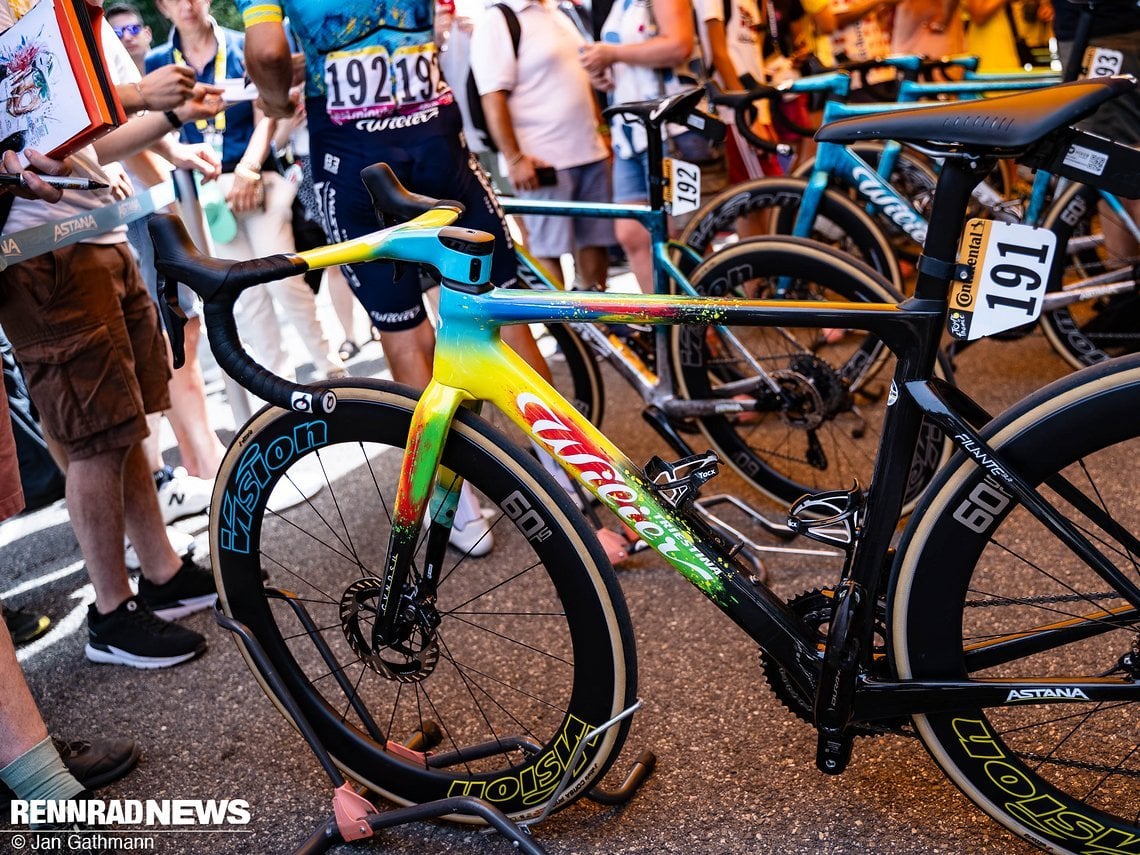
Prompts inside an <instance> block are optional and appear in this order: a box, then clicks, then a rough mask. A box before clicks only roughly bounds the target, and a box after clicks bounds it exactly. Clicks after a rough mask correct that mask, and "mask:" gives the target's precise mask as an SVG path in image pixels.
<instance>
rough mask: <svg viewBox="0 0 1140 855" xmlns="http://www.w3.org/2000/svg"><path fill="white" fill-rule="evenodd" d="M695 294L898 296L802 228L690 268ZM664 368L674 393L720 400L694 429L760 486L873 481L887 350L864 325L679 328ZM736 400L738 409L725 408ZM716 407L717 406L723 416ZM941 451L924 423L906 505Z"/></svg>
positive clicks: (878, 299)
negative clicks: (670, 367)
mask: <svg viewBox="0 0 1140 855" xmlns="http://www.w3.org/2000/svg"><path fill="white" fill-rule="evenodd" d="M692 285H693V287H694V288H695V289H696V290H697V292H698V293H700V294H703V295H708V296H713V297H742V298H743V297H748V298H753V299H782V300H808V301H838V302H852V303H892V304H893V303H896V302H898V299H899V297H898V292H896V291H895V290H894V289H892V288H891V286H890V285H889V284H888V283H887V282H885V281H883V279H882V278H881V277H879V276H877V275H876V274H875V273H874V271H872V270H869V269H868V268H867V267H866V266H864V265H862V264H859V263H858V262H857V261H854V260H853V259H851V258H848V257H847V256H845V255H844V254H842V253H840V252H837V251H836V250H833V249H830V248H829V247H826V246H820V245H819V244H817V243H815V242H814V241H809V240H803V239H801V238H783V237H765V238H751V239H749V240H746V241H741V242H739V243H737V244H733V245H731V246H728V247H725V248H724V249H723V250H721V251H720V252H717V253H715V254H714V255H712V256H711V257H710V258H708V259H707V260H706V261H705V262H704V263H703V264H702V265H701V266H700V267H699V268H698V269H697V270H696V271H695V272H694V274H693V277H692ZM673 354H674V370H675V372H676V375H677V382H678V387H679V392H680V395H681V397H683V398H687V399H689V400H694V401H709V402H710V403H711V404H716V403H718V402H719V403H720V404H722V405H723V406H722V408H721V410H720V411H719V412H712V413H709V414H708V415H704V416H700V417H698V418H697V424H698V425H699V426H700V429H701V431H702V433H703V434H704V435H705V437H706V438H707V439H708V441H709V442H710V443H711V444H712V446H713V447H714V448H715V449H716V450H717V451H718V453H719V454H720V456H721V457H722V458H723V459H724V460H726V461H727V462H728V463H729V464H730V465H731V466H732V467H733V468H734V469H736V471H737V472H739V473H740V475H741V476H742V477H743V478H744V479H745V480H747V481H748V482H750V483H751V484H752V485H753V486H755V487H756V488H757V489H759V490H760V491H761V492H764V493H766V494H767V495H769V496H771V497H772V498H774V499H776V500H777V501H779V502H782V503H785V504H790V503H792V502H794V501H796V500H797V499H798V498H800V497H801V496H802V495H804V494H805V493H817V492H822V491H825V490H847V489H850V488H851V485H852V483H853V482H854V481H855V480H858V481H859V483H860V484H861V485H862V486H863V487H864V488H866V487H867V486H868V485H869V484H870V482H871V473H872V470H873V465H874V460H875V453H876V450H877V449H878V445H879V438H880V436H881V433H882V427H883V419H884V417H885V415H886V412H887V404H888V401H889V395H890V385H891V377H892V376H893V373H894V361H895V360H894V357H893V355H892V354H891V353H890V352H889V351H888V350H887V348H886V347H885V346H884V345H883V343H882V342H881V341H879V340H878V339H877V338H875V337H874V336H872V335H870V334H869V333H867V332H864V331H862V330H850V329H818V328H803V327H786V326H779V327H759V326H757V327H740V326H734V327H731V328H729V329H728V330H727V331H718V329H717V328H715V327H698V326H679V327H675V328H674V331H673ZM732 403H740V404H741V405H743V407H744V411H742V412H735V413H729V412H726V410H725V408H726V407H727V406H728V405H730V404H732ZM721 413H723V414H721ZM945 449H946V441H945V439H944V438H943V436H942V434H941V433H940V432H939V431H938V430H937V428H935V427H933V426H932V425H929V424H924V425H923V428H922V430H921V432H920V437H919V447H918V449H917V451H916V453H915V457H914V460H913V463H912V466H911V473H910V479H909V482H908V484H907V490H906V508H907V509H908V510H909V508H911V507H912V506H913V504H914V502H915V500H916V499H917V498H918V495H919V494H920V493H921V492H922V490H923V488H924V487H925V486H926V484H927V483H928V482H929V481H930V479H931V478H932V477H933V475H934V472H935V470H936V469H937V467H938V465H939V464H940V463H941V461H942V460H943V457H944V450H945Z"/></svg>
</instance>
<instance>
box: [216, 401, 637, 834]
mask: <svg viewBox="0 0 1140 855" xmlns="http://www.w3.org/2000/svg"><path fill="white" fill-rule="evenodd" d="M334 388H336V390H337V394H338V398H339V403H338V406H337V408H336V410H335V411H334V412H333V413H332V414H331V415H328V416H314V415H305V414H298V413H287V412H284V411H282V410H276V409H266V410H263V411H262V412H261V413H259V414H258V415H257V416H255V417H254V418H253V419H252V420H251V421H250V422H249V423H248V424H247V425H245V426H244V427H243V428H242V430H241V431H240V432H239V434H238V438H237V440H236V442H235V444H234V445H233V446H232V447H231V448H230V451H229V453H228V454H227V457H226V460H225V462H224V463H223V466H222V470H221V473H220V475H219V477H218V480H217V486H216V488H215V494H214V502H213V507H212V513H213V520H214V525H213V526H212V530H211V552H212V555H213V556H214V567H215V576H216V578H217V582H218V591H219V597H220V601H221V604H222V608H223V610H224V611H225V613H226V614H227V615H230V616H231V617H233V618H235V619H236V620H239V621H241V622H242V623H244V624H245V625H246V626H247V627H249V629H250V631H251V632H252V634H253V635H254V637H255V638H256V639H257V640H258V641H259V642H260V643H261V645H262V646H263V647H264V649H265V651H266V654H267V655H268V657H269V660H270V661H271V663H272V665H273V667H274V668H275V669H276V670H277V672H278V673H279V674H280V675H281V677H282V679H283V681H284V685H285V687H286V688H287V690H288V691H289V692H290V693H291V694H292V696H293V697H294V698H295V699H296V701H297V702H298V703H299V705H300V707H301V710H302V712H303V714H304V715H305V716H306V718H307V719H308V720H309V722H310V723H311V724H312V726H313V727H314V728H315V730H316V732H317V734H318V736H319V738H320V740H321V742H322V743H323V744H324V745H325V747H326V748H327V749H328V751H329V753H330V754H331V755H332V756H333V757H334V758H335V760H336V762H337V764H338V765H339V766H341V767H342V768H343V769H344V770H345V771H346V773H347V774H349V775H350V776H351V777H353V778H355V779H357V780H359V781H360V782H362V783H363V784H365V785H366V786H367V787H369V788H370V789H372V790H374V791H376V792H378V793H381V794H383V795H384V796H385V797H387V798H389V799H391V800H393V801H396V802H399V803H404V804H411V803H420V802H425V801H430V800H433V799H439V798H443V797H447V796H456V795H473V796H478V797H481V798H483V799H486V800H487V801H490V802H491V803H493V804H495V805H496V806H497V807H499V808H500V809H502V810H503V811H504V812H506V813H507V814H509V815H512V816H514V817H515V818H517V819H522V818H527V817H531V816H534V815H536V814H537V813H538V812H540V810H541V809H542V808H543V806H544V805H545V803H546V802H547V801H548V800H549V798H550V796H551V795H552V791H553V789H554V787H555V786H556V784H557V783H558V779H559V778H560V777H561V774H562V772H563V770H564V769H565V767H566V764H567V762H568V761H569V759H570V752H571V751H572V750H573V748H574V747H575V745H576V744H577V742H578V741H580V738H581V736H582V735H583V734H584V733H585V732H586V731H587V730H588V729H590V728H592V727H595V726H597V725H598V724H601V723H602V722H604V721H606V720H608V719H609V718H611V717H613V716H614V715H616V714H617V713H619V712H621V711H622V710H624V709H626V708H627V707H628V706H629V705H630V704H631V703H632V701H633V698H634V693H635V687H636V662H635V657H634V646H633V639H632V631H631V629H630V625H629V617H628V614H627V612H626V609H625V605H624V600H623V599H622V596H621V591H620V589H619V587H618V585H617V582H616V580H615V579H614V576H613V570H612V568H611V567H610V565H609V563H608V562H607V561H606V559H605V555H604V553H603V552H602V551H601V548H600V546H599V545H598V543H597V539H596V537H595V536H594V534H593V532H592V531H591V530H590V529H589V527H588V526H587V525H586V523H585V521H584V518H583V517H582V515H581V514H580V513H578V512H577V511H576V510H575V509H574V508H573V506H572V505H571V504H570V503H569V499H568V498H567V496H566V495H565V494H564V493H563V492H562V491H561V489H559V488H558V487H557V486H553V485H552V482H550V480H549V476H548V475H546V473H545V472H543V471H542V469H541V467H540V466H539V464H538V463H537V462H535V461H534V460H533V459H531V458H530V457H529V456H528V455H526V454H523V453H521V452H519V451H517V450H514V448H513V446H511V445H509V443H506V441H505V439H504V438H503V437H502V436H501V435H499V434H497V433H495V432H493V430H492V429H491V428H490V427H489V426H487V425H486V424H485V423H482V422H481V421H480V420H478V419H477V418H475V417H473V416H472V415H471V414H469V413H463V412H461V413H460V416H459V418H458V419H457V422H456V423H455V425H454V427H453V431H452V434H451V435H450V437H449V439H448V443H447V445H446V447H445V450H444V461H443V462H444V465H446V466H448V467H449V468H451V469H452V470H453V471H455V472H457V473H458V474H460V475H462V476H464V477H466V478H468V479H469V483H470V484H471V485H472V486H473V487H474V488H475V489H476V490H477V493H478V495H479V496H480V498H481V501H482V503H483V506H484V508H487V509H490V510H491V513H490V514H489V519H488V520H487V524H488V526H489V529H490V532H491V535H492V536H493V537H494V541H495V545H494V550H493V551H492V552H491V553H490V555H489V556H487V557H485V558H479V559H476V558H474V557H471V556H467V555H463V554H460V553H458V552H456V551H455V550H453V549H450V548H449V549H447V550H446V555H444V556H442V558H438V557H437V559H436V561H435V562H433V563H434V564H435V565H436V566H435V569H436V572H437V574H438V578H439V580H440V581H439V586H438V599H437V600H436V601H435V602H434V603H428V604H427V605H425V606H423V607H422V609H421V611H422V613H415V614H414V620H413V621H412V623H413V624H414V625H415V627H416V632H413V633H411V634H410V637H409V638H408V639H407V641H406V642H405V643H406V645H407V646H409V647H418V648H419V651H420V652H419V655H418V658H417V659H416V661H417V662H418V663H420V667H419V670H418V671H417V672H416V673H414V674H409V675H406V679H393V678H392V677H391V676H390V675H389V674H387V673H384V670H383V668H380V667H377V658H376V657H377V656H379V658H383V657H384V656H388V655H389V654H390V653H391V648H385V649H383V650H381V651H379V652H378V653H377V654H374V653H373V652H372V651H371V650H365V649H362V648H367V647H368V642H369V639H371V634H370V626H371V624H370V623H369V621H368V615H369V614H370V613H367V612H366V611H365V610H360V609H353V608H346V603H355V602H361V601H364V602H367V599H366V597H367V596H368V595H367V591H364V592H363V593H361V591H362V589H364V588H368V586H369V585H372V584H373V581H372V580H376V579H378V578H379V577H380V576H381V575H382V569H383V568H382V565H383V564H384V558H385V553H386V549H387V543H388V532H389V528H390V519H391V516H390V511H391V507H392V498H393V496H394V491H395V488H394V485H395V483H396V480H397V476H398V472H399V464H400V459H401V457H402V449H403V447H404V444H405V441H406V436H407V431H408V425H409V421H410V415H411V410H412V408H413V407H414V404H415V399H414V397H412V395H411V394H410V393H409V392H408V391H407V390H404V389H403V388H402V387H395V386H393V385H391V384H383V383H380V382H365V383H361V382H354V384H353V386H352V387H344V386H340V385H334ZM548 490H549V492H548ZM424 568H425V559H424V543H422V542H421V545H420V552H419V553H418V555H417V560H416V569H417V571H418V572H419V573H421V574H422V572H423V571H424ZM263 569H264V570H265V571H267V572H268V573H269V576H270V579H271V581H270V582H267V583H265V582H263V581H262V571H263ZM267 585H272V586H277V587H279V588H281V589H285V590H288V591H291V592H292V594H293V595H292V596H291V597H287V598H284V599H279V598H274V597H272V596H267V594H266V586H267ZM354 595H355V596H357V597H358V599H357V600H353V599H352V598H353V596H354ZM294 606H303V607H304V609H305V611H306V612H308V615H309V620H310V621H311V624H310V626H309V627H308V628H306V626H305V624H304V622H303V620H302V618H301V617H300V616H299V614H298V612H297V610H296V609H295V608H294ZM437 622H438V628H437V627H436V623H437ZM314 639H319V641H320V643H321V644H323V645H324V646H325V648H326V650H325V651H324V655H322V651H321V650H320V647H319V645H318V644H316V643H315V641H314ZM431 639H434V645H433V644H432V643H431V642H430V641H429V640H431ZM239 646H240V645H239ZM243 654H245V655H246V658H247V661H249V662H250V665H251V668H252V669H253V671H254V673H255V674H256V675H258V678H259V680H260V681H261V682H262V685H263V687H267V683H266V681H265V679H264V677H263V676H261V675H260V673H259V671H258V668H257V666H256V664H255V663H254V662H253V661H252V659H251V657H250V656H249V655H248V653H247V652H246V651H245V650H244V648H243ZM326 657H328V658H326ZM397 658H398V657H397ZM266 690H267V692H268V694H269V695H270V697H271V699H273V700H274V702H275V703H277V704H278V706H279V707H280V706H281V703H280V699H278V698H276V697H275V696H274V693H273V692H272V691H270V690H269V689H268V688H267V689H266ZM627 722H628V720H627ZM627 722H626V723H623V724H622V725H619V726H618V727H614V728H611V729H610V730H609V731H607V732H606V734H605V735H604V736H603V737H601V738H599V739H598V740H597V742H596V744H594V745H590V746H589V747H588V748H587V750H586V755H585V756H586V760H585V762H584V764H583V765H582V766H581V768H580V771H579V772H577V773H576V774H575V776H574V778H573V781H572V784H571V787H570V788H569V790H568V791H567V792H566V793H565V794H564V795H563V797H562V798H561V800H560V802H559V805H558V806H562V805H563V804H566V803H568V802H569V801H571V800H573V799H574V798H576V797H577V796H579V795H581V794H582V793H583V792H584V791H585V790H586V789H588V787H589V785H590V783H591V782H593V781H594V780H596V779H598V778H599V777H600V776H601V775H602V774H604V772H605V770H606V768H607V767H608V766H609V764H610V763H611V762H612V760H613V758H614V757H615V756H616V754H617V752H618V751H619V750H620V748H621V745H622V742H623V741H624V738H625V734H626V731H627V729H628V723H627ZM436 729H438V732H439V734H440V736H439V744H438V746H437V747H436V749H435V753H434V755H427V756H425V755H424V754H423V753H421V752H419V751H416V750H408V749H406V748H403V747H401V746H402V745H403V744H406V743H407V742H408V741H409V740H412V739H414V738H415V737H416V736H417V735H427V736H429V737H430V736H431V734H433V733H434V732H435V730H436ZM479 744H482V745H485V746H488V745H489V748H488V749H487V752H486V756H483V757H478V756H476V754H477V752H476V751H475V750H474V748H473V746H475V745H479ZM457 752H458V754H457ZM448 755H450V757H448ZM441 757H442V758H444V759H445V760H447V761H448V765H446V766H445V767H440V766H438V765H437V764H438V762H440V760H439V758H441ZM465 819H469V818H465Z"/></svg>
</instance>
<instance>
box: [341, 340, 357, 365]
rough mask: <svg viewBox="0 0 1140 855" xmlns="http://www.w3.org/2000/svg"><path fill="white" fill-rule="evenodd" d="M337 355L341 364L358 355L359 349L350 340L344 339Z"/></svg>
mask: <svg viewBox="0 0 1140 855" xmlns="http://www.w3.org/2000/svg"><path fill="white" fill-rule="evenodd" d="M337 353H339V354H340V361H341V362H348V360H350V359H352V357H354V356H356V355H357V354H358V353H360V348H359V347H358V346H357V344H356V342H355V341H353V340H352V339H345V340H344V342H343V343H342V344H341V346H340V350H338V351H337Z"/></svg>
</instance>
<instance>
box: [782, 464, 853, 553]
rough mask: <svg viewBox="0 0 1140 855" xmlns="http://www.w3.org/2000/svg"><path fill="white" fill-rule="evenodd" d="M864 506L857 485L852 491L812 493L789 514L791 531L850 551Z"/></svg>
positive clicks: (801, 499)
mask: <svg viewBox="0 0 1140 855" xmlns="http://www.w3.org/2000/svg"><path fill="white" fill-rule="evenodd" d="M864 503H865V499H864V496H863V489H862V488H861V487H860V486H859V482H858V481H856V482H855V484H854V485H853V486H852V487H851V489H850V490H828V491H826V492H823V493H809V494H808V495H806V496H803V497H801V498H800V499H799V501H797V502H796V503H795V504H794V505H792V507H791V508H790V509H789V510H788V528H789V529H791V530H792V531H793V532H795V533H796V534H802V535H803V536H804V537H810V538H811V539H812V540H818V541H819V542H820V543H830V544H833V545H835V546H842V547H843V548H844V549H850V548H851V545H852V544H853V543H854V541H855V529H856V527H857V526H858V515H859V512H860V511H862V510H863V505H864Z"/></svg>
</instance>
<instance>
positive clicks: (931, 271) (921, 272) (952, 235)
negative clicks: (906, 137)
mask: <svg viewBox="0 0 1140 855" xmlns="http://www.w3.org/2000/svg"><path fill="white" fill-rule="evenodd" d="M994 161H995V159H994V158H992V157H953V156H951V157H947V158H946V160H945V162H944V163H943V164H942V171H941V172H940V173H939V174H938V185H937V186H936V187H935V190H934V207H933V209H932V210H931V212H930V227H929V228H928V229H927V231H926V244H925V245H924V246H923V248H922V257H921V258H919V260H918V280H917V283H916V285H915V288H914V296H915V297H917V298H918V299H920V300H945V299H946V297H947V294H948V284H949V282H950V280H951V279H952V278H953V276H954V266H955V263H956V260H957V257H958V239H959V237H960V236H961V233H962V219H963V218H964V217H965V216H966V210H967V208H968V207H969V204H970V198H971V194H972V193H973V192H974V188H975V187H977V186H978V184H979V183H980V182H981V180H982V179H983V178H985V177H986V175H988V174H989V172H990V170H991V169H993V166H994Z"/></svg>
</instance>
